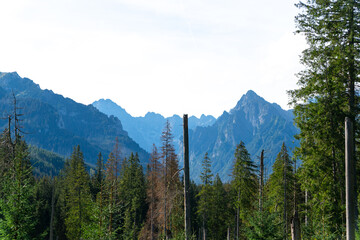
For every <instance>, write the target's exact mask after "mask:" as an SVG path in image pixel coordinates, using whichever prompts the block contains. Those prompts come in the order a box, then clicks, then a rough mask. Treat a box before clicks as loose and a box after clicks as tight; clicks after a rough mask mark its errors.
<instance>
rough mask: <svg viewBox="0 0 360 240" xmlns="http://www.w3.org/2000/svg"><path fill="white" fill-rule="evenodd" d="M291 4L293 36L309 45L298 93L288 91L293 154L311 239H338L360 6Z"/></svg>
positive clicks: (354, 111)
mask: <svg viewBox="0 0 360 240" xmlns="http://www.w3.org/2000/svg"><path fill="white" fill-rule="evenodd" d="M297 6H298V8H299V9H300V11H301V12H300V13H299V14H298V16H297V17H296V23H297V28H298V32H299V33H301V34H304V35H305V37H306V40H307V43H308V46H309V47H308V48H307V49H306V50H304V51H303V55H302V57H301V62H302V64H303V65H304V67H305V69H304V70H303V71H302V72H300V73H299V81H298V85H299V89H296V90H293V91H290V92H289V93H290V96H291V97H292V102H291V103H292V104H293V106H294V114H295V123H296V125H297V126H298V127H299V129H300V133H299V134H298V136H297V138H298V139H299V140H300V147H299V148H297V149H296V151H295V155H296V156H297V157H298V158H300V159H301V160H302V162H303V164H302V171H301V174H300V175H299V176H300V179H299V180H300V183H301V185H302V189H303V190H304V191H306V192H307V193H308V195H309V196H310V197H309V199H308V206H309V207H310V208H311V209H312V211H311V217H309V219H311V221H312V223H310V225H312V226H313V231H314V235H315V236H319V237H322V236H329V235H333V236H337V237H341V236H343V235H344V227H345V221H344V218H343V216H344V209H345V208H344V204H345V192H344V185H345V183H344V179H345V175H344V142H345V140H344V120H345V117H350V119H352V121H353V122H354V123H355V124H354V125H355V128H356V129H357V128H358V127H357V126H358V125H359V119H358V117H357V116H358V114H359V106H358V104H359V101H358V98H359V95H358V93H357V92H356V91H355V86H356V85H357V84H358V83H359V70H360V68H359V67H360V64H359V57H358V56H359V50H360V46H359V41H358V39H359V37H360V29H359V27H358V26H359V23H360V11H359V10H360V9H359V7H360V3H359V1H358V0H337V1H312V0H307V1H304V2H299V3H298V4H297ZM354 132H356V133H357V136H358V131H354ZM354 138H355V137H354ZM353 147H355V146H353ZM354 152H355V151H354ZM309 214H310V213H309Z"/></svg>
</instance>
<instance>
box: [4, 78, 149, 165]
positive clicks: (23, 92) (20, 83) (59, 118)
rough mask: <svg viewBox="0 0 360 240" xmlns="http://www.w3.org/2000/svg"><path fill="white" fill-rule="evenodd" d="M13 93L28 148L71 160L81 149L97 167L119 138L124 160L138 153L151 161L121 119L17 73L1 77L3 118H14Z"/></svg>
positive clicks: (144, 159) (142, 158) (145, 159)
mask: <svg viewBox="0 0 360 240" xmlns="http://www.w3.org/2000/svg"><path fill="white" fill-rule="evenodd" d="M12 93H14V95H15V96H16V100H17V105H18V108H19V110H18V112H20V113H21V114H23V116H22V117H21V119H22V122H21V125H22V127H23V131H24V132H25V133H26V134H24V137H25V140H26V141H27V142H28V143H29V144H31V145H35V146H38V147H41V148H43V149H46V150H49V151H53V152H55V153H58V154H61V155H63V156H69V155H70V154H71V153H72V150H73V147H74V146H76V145H80V148H81V150H82V152H83V153H84V157H85V160H86V161H87V162H88V163H92V164H94V163H95V162H96V158H97V155H98V153H99V152H102V153H103V156H104V158H105V159H106V158H107V156H108V154H109V153H110V151H111V150H112V149H113V146H114V144H115V138H116V137H118V139H119V143H120V146H121V150H122V153H123V155H124V156H127V155H129V154H130V153H131V152H138V153H139V156H140V159H141V161H142V162H143V163H144V162H147V161H148V158H149V154H148V153H147V152H146V151H145V150H143V149H142V148H140V146H139V145H138V144H137V143H136V142H134V141H133V140H132V139H131V138H130V137H129V136H128V134H127V132H126V131H124V130H123V128H122V124H121V122H120V121H119V119H117V118H115V117H108V116H106V115H105V114H103V113H101V112H100V111H98V110H97V109H96V108H95V107H93V106H92V105H89V106H86V105H83V104H79V103H77V102H75V101H73V100H71V99H69V98H64V97H63V96H61V95H58V94H55V93H53V92H52V91H50V90H42V89H40V87H39V85H37V84H35V83H34V82H33V81H32V80H30V79H27V78H21V77H20V76H19V75H18V74H17V73H15V72H14V73H0V111H1V112H2V115H3V116H2V117H5V118H6V117H7V116H8V115H9V114H12V111H13V110H12V109H13V96H12ZM0 127H1V129H5V128H6V127H7V119H1V120H0Z"/></svg>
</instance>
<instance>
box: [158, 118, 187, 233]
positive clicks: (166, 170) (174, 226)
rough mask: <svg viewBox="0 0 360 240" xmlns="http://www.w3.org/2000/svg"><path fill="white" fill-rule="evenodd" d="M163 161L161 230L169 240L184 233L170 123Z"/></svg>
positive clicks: (176, 162)
mask: <svg viewBox="0 0 360 240" xmlns="http://www.w3.org/2000/svg"><path fill="white" fill-rule="evenodd" d="M161 140H162V146H161V152H162V153H161V159H162V165H163V176H162V182H163V184H162V185H163V186H162V187H163V191H162V192H163V196H162V201H161V209H160V211H161V212H162V213H163V214H162V216H161V219H160V221H161V223H162V224H161V228H162V233H163V235H165V236H164V237H165V238H166V239H168V238H169V237H171V235H172V234H176V232H180V231H182V232H183V229H184V228H183V225H184V220H183V217H184V216H183V211H182V208H183V200H182V199H183V196H182V194H183V188H182V184H181V182H180V177H179V164H178V159H177V155H176V154H175V148H174V145H173V136H172V133H171V126H170V123H169V121H167V122H166V124H165V128H164V130H163V132H162V135H161Z"/></svg>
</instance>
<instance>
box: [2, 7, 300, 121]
mask: <svg viewBox="0 0 360 240" xmlns="http://www.w3.org/2000/svg"><path fill="white" fill-rule="evenodd" d="M294 3H295V1H293V0H276V1H269V0H258V1H251V0H250V1H249V0H246V1H245V0H224V1H218V0H216V1H215V0H61V1H59V0H31V1H29V0H16V1H14V0H0V30H1V33H0V72H9V71H17V72H18V73H19V75H20V76H21V77H28V78H30V79H32V80H34V82H36V83H37V84H39V85H40V87H41V88H43V89H45V88H47V89H51V90H53V91H54V92H56V93H59V94H62V95H64V96H66V97H70V98H72V99H74V100H75V101H78V102H81V103H84V104H90V103H92V102H93V101H95V100H98V99H100V98H110V99H112V100H113V101H114V102H116V103H117V104H119V105H120V106H122V107H123V108H125V109H126V110H127V111H128V112H129V113H130V114H132V115H133V116H140V115H144V114H145V113H146V112H148V111H153V112H157V113H161V114H163V115H165V116H171V115H173V114H179V115H182V114H183V113H188V114H190V115H196V116H200V115H201V114H202V113H204V114H211V115H214V116H216V117H218V116H219V115H220V114H221V113H222V112H223V111H224V110H226V111H228V110H230V109H231V108H233V107H234V106H235V105H236V103H237V101H238V100H239V99H240V97H241V96H242V95H243V94H244V93H246V92H247V91H248V90H249V89H252V90H254V91H255V92H256V93H257V94H259V95H260V96H262V97H264V98H265V99H266V100H268V101H270V102H276V103H278V104H280V105H281V106H282V107H283V108H285V109H288V106H287V102H288V96H287V94H286V90H289V89H294V88H296V82H297V78H296V77H295V73H297V72H298V71H299V70H300V69H301V68H302V67H301V65H300V64H299V55H300V54H301V51H302V50H303V49H304V48H305V47H306V45H305V41H304V40H303V39H302V37H301V36H297V35H294V34H293V33H294V31H295V24H294V16H295V15H296V14H297V12H298V10H297V9H296V7H294Z"/></svg>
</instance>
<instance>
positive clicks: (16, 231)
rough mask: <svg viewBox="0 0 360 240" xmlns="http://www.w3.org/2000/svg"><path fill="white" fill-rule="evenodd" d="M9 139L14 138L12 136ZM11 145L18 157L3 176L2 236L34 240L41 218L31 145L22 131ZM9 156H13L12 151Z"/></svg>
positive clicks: (15, 157)
mask: <svg viewBox="0 0 360 240" xmlns="http://www.w3.org/2000/svg"><path fill="white" fill-rule="evenodd" d="M8 141H12V140H11V138H8ZM5 144H6V143H5ZM7 145H8V146H13V147H14V155H13V156H14V158H12V159H11V158H10V159H11V160H10V161H9V162H8V163H9V164H10V165H9V166H10V168H9V169H8V170H7V171H6V174H5V175H4V176H2V182H1V193H2V197H1V198H0V237H1V239H15V240H16V239H31V238H33V237H35V236H34V234H36V233H34V230H35V225H36V223H37V220H36V219H35V216H34V213H35V205H34V204H33V203H34V190H35V188H34V178H33V175H32V167H31V164H30V160H29V157H28V151H27V145H26V143H25V142H24V141H23V140H21V137H20V136H19V135H18V134H16V135H15V140H14V141H13V142H11V143H8V144H7ZM8 156H10V157H11V156H12V154H9V155H8Z"/></svg>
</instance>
